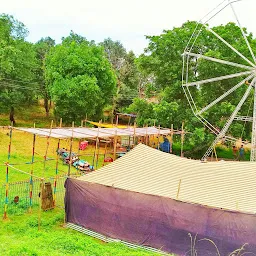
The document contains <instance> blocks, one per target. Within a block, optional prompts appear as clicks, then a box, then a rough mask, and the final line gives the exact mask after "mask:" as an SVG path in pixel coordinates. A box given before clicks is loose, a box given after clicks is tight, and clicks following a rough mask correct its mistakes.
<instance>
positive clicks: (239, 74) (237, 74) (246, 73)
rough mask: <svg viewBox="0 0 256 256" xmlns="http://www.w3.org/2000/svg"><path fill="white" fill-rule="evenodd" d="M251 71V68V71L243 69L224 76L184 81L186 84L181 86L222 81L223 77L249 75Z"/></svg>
mask: <svg viewBox="0 0 256 256" xmlns="http://www.w3.org/2000/svg"><path fill="white" fill-rule="evenodd" d="M252 72H253V71H252V70H251V71H244V72H240V73H234V74H230V75H226V76H218V77H214V78H209V79H205V80H201V81H196V82H191V83H186V84H183V86H195V85H201V84H207V83H212V82H217V81H222V80H225V79H230V78H235V77H239V76H244V75H250V74H252Z"/></svg>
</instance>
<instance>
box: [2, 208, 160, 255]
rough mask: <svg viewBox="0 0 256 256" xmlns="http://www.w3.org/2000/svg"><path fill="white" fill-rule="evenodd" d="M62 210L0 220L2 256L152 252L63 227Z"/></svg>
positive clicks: (135, 253)
mask: <svg viewBox="0 0 256 256" xmlns="http://www.w3.org/2000/svg"><path fill="white" fill-rule="evenodd" d="M63 214H64V213H63V211H61V210H59V209H55V210H52V211H48V212H44V213H42V216H41V228H40V231H38V215H37V212H36V211H35V213H33V214H25V215H22V216H15V217H12V216H11V217H10V219H9V220H7V221H3V220H0V241H1V243H0V255H5V256H16V255H18V256H32V255H33V256H41V255H42V256H48V255H49V256H62V255H73V256H75V255H77V256H80V255H86V256H107V255H109V256H110V255H115V256H125V255H127V256H128V255H129V256H150V255H152V256H153V255H157V254H154V253H150V252H146V251H142V250H133V249H130V248H128V247H126V246H124V245H121V244H117V243H109V244H107V243H103V242H101V241H99V240H96V239H94V238H91V237H88V236H86V235H84V234H81V233H79V232H77V231H73V230H71V229H67V228H64V227H63V219H64V215H63Z"/></svg>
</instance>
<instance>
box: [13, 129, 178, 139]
mask: <svg viewBox="0 0 256 256" xmlns="http://www.w3.org/2000/svg"><path fill="white" fill-rule="evenodd" d="M15 129H17V130H20V131H24V132H28V133H32V134H36V135H39V136H44V137H48V136H49V137H52V138H58V139H64V138H71V137H73V138H78V139H82V138H96V137H100V138H109V137H114V136H115V135H116V136H134V135H135V136H147V135H168V134H170V133H171V130H170V129H158V128H156V127H146V128H133V127H129V128H85V127H84V128H74V129H72V128H54V129H44V128H15ZM176 133H177V132H176Z"/></svg>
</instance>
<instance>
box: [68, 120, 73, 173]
mask: <svg viewBox="0 0 256 256" xmlns="http://www.w3.org/2000/svg"><path fill="white" fill-rule="evenodd" d="M73 136H74V121H73V122H72V135H71V138H70V147H69V165H68V177H69V176H70V171H71V166H72V148H73V140H74V137H73Z"/></svg>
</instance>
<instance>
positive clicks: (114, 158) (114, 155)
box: [113, 130, 117, 161]
mask: <svg viewBox="0 0 256 256" xmlns="http://www.w3.org/2000/svg"><path fill="white" fill-rule="evenodd" d="M116 144H117V130H116V131H115V137H114V154H113V160H114V161H115V160H116Z"/></svg>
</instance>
